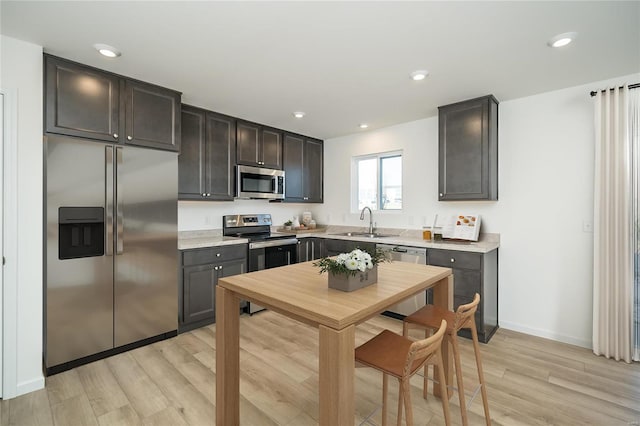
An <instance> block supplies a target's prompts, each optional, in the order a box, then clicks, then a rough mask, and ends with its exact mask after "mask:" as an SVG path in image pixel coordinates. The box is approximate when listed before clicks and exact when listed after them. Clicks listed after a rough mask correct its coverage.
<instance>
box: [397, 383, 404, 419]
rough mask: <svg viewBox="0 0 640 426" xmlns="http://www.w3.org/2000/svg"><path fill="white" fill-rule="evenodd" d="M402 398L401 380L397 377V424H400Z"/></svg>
mask: <svg viewBox="0 0 640 426" xmlns="http://www.w3.org/2000/svg"><path fill="white" fill-rule="evenodd" d="M403 399H404V387H403V386H402V380H400V379H398V422H397V425H398V426H402V400H403Z"/></svg>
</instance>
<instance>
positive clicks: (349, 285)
mask: <svg viewBox="0 0 640 426" xmlns="http://www.w3.org/2000/svg"><path fill="white" fill-rule="evenodd" d="M328 276H329V288H333V289H336V290H341V291H354V290H358V289H361V288H363V287H366V286H368V285H371V284H375V283H376V282H378V265H374V266H373V268H371V269H367V270H366V271H364V272H360V271H358V273H357V274H356V275H346V274H333V273H331V272H329V274H328Z"/></svg>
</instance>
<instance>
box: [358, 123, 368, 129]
mask: <svg viewBox="0 0 640 426" xmlns="http://www.w3.org/2000/svg"><path fill="white" fill-rule="evenodd" d="M367 127H369V125H368V124H367V123H361V124H360V128H361V129H366V128H367Z"/></svg>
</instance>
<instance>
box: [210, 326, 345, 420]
mask: <svg viewBox="0 0 640 426" xmlns="http://www.w3.org/2000/svg"><path fill="white" fill-rule="evenodd" d="M319 329H320V354H319V359H320V368H319V378H320V404H319V405H320V413H319V414H320V425H321V426H336V425H352V424H353V421H354V410H355V404H354V402H353V398H354V392H355V391H354V375H355V374H354V368H355V360H354V352H355V337H356V335H355V326H353V325H350V326H349V327H347V328H344V329H342V330H335V329H333V328H329V327H325V326H323V325H320V326H319ZM218 424H220V423H218Z"/></svg>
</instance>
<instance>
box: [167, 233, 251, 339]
mask: <svg viewBox="0 0 640 426" xmlns="http://www.w3.org/2000/svg"><path fill="white" fill-rule="evenodd" d="M180 260H181V265H182V268H181V272H182V273H181V276H180V286H179V287H180V289H179V295H180V298H179V303H180V310H179V311H180V314H179V322H178V332H179V333H183V332H185V331H189V330H192V329H194V328H198V327H202V326H205V325H208V324H212V323H214V322H215V321H216V285H217V284H218V280H219V279H220V278H223V277H230V276H232V275H238V274H243V273H245V272H247V270H248V268H247V245H246V244H237V245H233V246H222V247H208V248H202V249H192V250H181V252H180Z"/></svg>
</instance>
